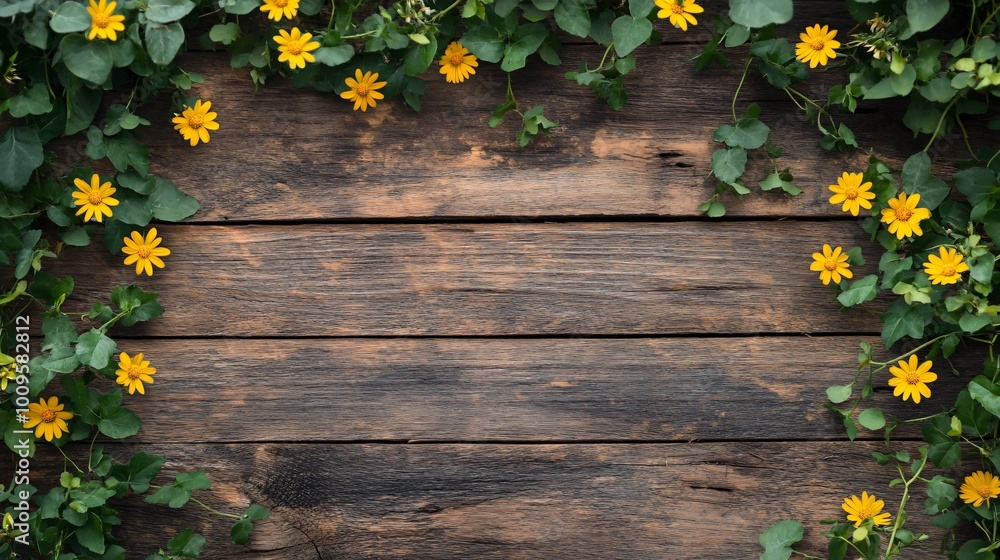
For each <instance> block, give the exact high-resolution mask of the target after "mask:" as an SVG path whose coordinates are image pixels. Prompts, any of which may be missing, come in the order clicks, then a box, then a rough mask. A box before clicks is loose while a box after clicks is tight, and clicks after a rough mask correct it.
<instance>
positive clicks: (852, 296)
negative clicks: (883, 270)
mask: <svg viewBox="0 0 1000 560" xmlns="http://www.w3.org/2000/svg"><path fill="white" fill-rule="evenodd" d="M877 284H878V275H877V274H871V275H869V276H865V277H864V278H862V279H860V280H857V281H855V282H854V283H852V284H851V286H850V287H849V288H847V289H846V290H844V291H843V292H842V293H841V294H840V295H838V296H837V301H839V302H840V304H841V305H843V306H844V307H852V306H855V305H858V304H860V303H864V302H866V301H871V300H873V299H875V296H876V295H878V285H877Z"/></svg>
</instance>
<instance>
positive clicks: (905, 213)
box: [896, 206, 913, 222]
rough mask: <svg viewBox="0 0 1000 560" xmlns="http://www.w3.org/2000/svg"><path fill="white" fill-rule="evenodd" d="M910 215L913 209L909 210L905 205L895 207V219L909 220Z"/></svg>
mask: <svg viewBox="0 0 1000 560" xmlns="http://www.w3.org/2000/svg"><path fill="white" fill-rule="evenodd" d="M912 215H913V211H912V210H910V209H909V208H907V207H906V206H903V207H902V208H897V209H896V219H897V220H902V221H904V222H905V221H906V220H909V219H910V216H912Z"/></svg>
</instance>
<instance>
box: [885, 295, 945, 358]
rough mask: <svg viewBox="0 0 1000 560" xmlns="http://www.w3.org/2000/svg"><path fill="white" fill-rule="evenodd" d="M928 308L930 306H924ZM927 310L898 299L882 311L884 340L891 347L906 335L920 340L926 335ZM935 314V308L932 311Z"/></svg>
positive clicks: (886, 345) (887, 346)
mask: <svg viewBox="0 0 1000 560" xmlns="http://www.w3.org/2000/svg"><path fill="white" fill-rule="evenodd" d="M923 307H924V308H927V307H929V306H923ZM925 313H926V312H925V311H921V308H920V307H911V306H910V305H907V303H906V302H905V301H903V300H901V299H900V300H896V301H894V302H893V303H892V305H890V306H889V308H888V309H886V310H885V312H883V313H882V323H883V326H882V340H883V342H885V347H886V348H889V347H890V346H892V345H893V344H895V343H896V341H898V340H899V339H901V338H903V337H904V336H909V337H910V338H912V339H914V340H919V339H920V338H922V337H923V336H924V325H925V324H927V323H926V321H925ZM930 313H931V315H933V313H934V312H933V310H931V311H930Z"/></svg>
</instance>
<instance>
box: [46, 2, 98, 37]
mask: <svg viewBox="0 0 1000 560" xmlns="http://www.w3.org/2000/svg"><path fill="white" fill-rule="evenodd" d="M90 24H91V18H90V13H88V12H87V8H86V7H84V5H83V4H80V3H77V2H65V3H63V4H60V5H59V7H58V8H56V11H55V12H53V14H52V19H50V20H49V27H51V28H52V31H55V32H56V33H76V32H79V31H86V30H87V29H90Z"/></svg>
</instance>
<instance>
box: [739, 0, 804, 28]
mask: <svg viewBox="0 0 1000 560" xmlns="http://www.w3.org/2000/svg"><path fill="white" fill-rule="evenodd" d="M729 18H730V19H732V20H733V22H734V23H738V24H740V25H745V26H747V27H764V26H766V25H770V24H772V23H777V24H779V25H780V24H782V23H788V22H789V21H790V20H791V19H792V0H729Z"/></svg>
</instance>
